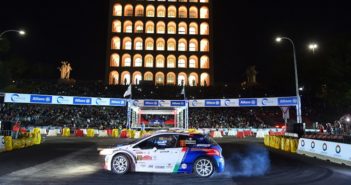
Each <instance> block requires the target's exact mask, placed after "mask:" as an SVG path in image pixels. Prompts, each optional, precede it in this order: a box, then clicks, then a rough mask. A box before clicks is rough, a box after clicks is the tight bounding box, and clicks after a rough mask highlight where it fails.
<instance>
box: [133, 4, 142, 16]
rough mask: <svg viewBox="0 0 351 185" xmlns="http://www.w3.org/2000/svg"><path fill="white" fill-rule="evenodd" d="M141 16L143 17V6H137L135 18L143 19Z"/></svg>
mask: <svg viewBox="0 0 351 185" xmlns="http://www.w3.org/2000/svg"><path fill="white" fill-rule="evenodd" d="M143 16H144V6H143V5H140V4H139V5H137V6H136V7H135V17H143Z"/></svg>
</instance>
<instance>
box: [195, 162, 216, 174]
mask: <svg viewBox="0 0 351 185" xmlns="http://www.w3.org/2000/svg"><path fill="white" fill-rule="evenodd" d="M194 172H195V174H196V175H197V176H200V177H209V176H211V175H212V174H213V172H214V165H213V163H212V161H211V160H210V159H207V158H200V159H198V160H196V161H195V163H194Z"/></svg>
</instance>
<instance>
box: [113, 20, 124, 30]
mask: <svg viewBox="0 0 351 185" xmlns="http://www.w3.org/2000/svg"><path fill="white" fill-rule="evenodd" d="M121 31H122V23H121V21H119V20H115V21H113V23H112V32H114V33H121Z"/></svg>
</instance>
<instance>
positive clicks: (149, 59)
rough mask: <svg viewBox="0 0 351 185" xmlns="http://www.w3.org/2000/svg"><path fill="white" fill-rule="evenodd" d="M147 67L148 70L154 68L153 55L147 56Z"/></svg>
mask: <svg viewBox="0 0 351 185" xmlns="http://www.w3.org/2000/svg"><path fill="white" fill-rule="evenodd" d="M145 67H147V68H153V67H154V57H153V56H152V55H146V56H145Z"/></svg>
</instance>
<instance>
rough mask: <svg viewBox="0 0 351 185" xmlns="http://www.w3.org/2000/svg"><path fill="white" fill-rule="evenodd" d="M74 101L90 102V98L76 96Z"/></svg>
mask: <svg viewBox="0 0 351 185" xmlns="http://www.w3.org/2000/svg"><path fill="white" fill-rule="evenodd" d="M74 102H76V103H90V99H85V98H76V99H74Z"/></svg>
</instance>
